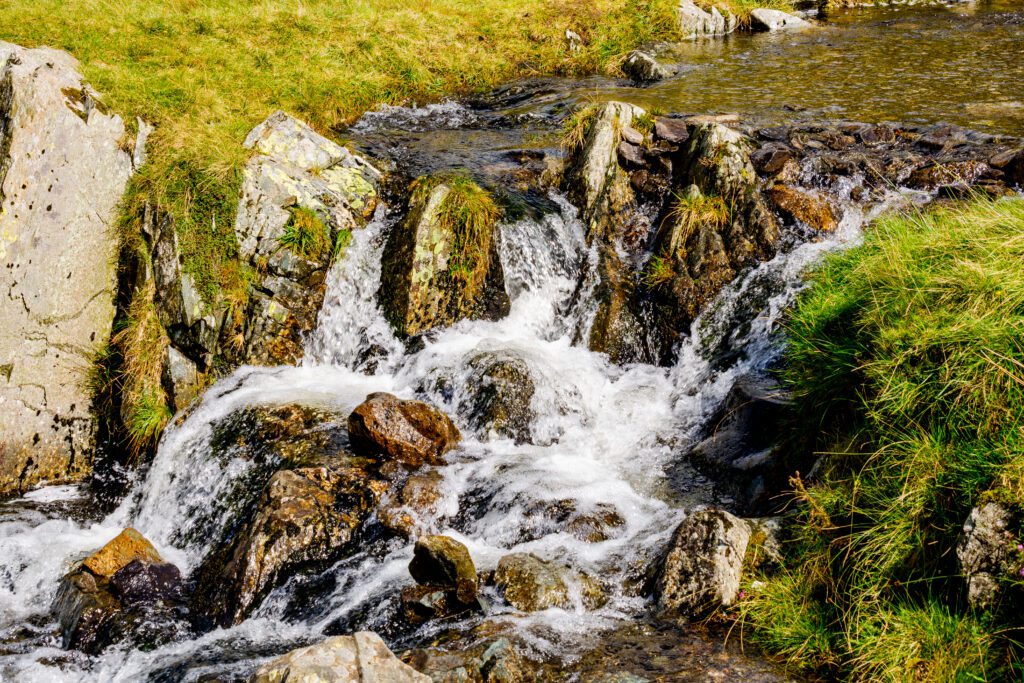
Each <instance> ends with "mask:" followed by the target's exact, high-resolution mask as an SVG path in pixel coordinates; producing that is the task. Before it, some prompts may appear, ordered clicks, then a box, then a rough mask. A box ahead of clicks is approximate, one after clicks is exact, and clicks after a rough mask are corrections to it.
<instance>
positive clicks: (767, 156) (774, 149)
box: [750, 142, 794, 175]
mask: <svg viewBox="0 0 1024 683" xmlns="http://www.w3.org/2000/svg"><path fill="white" fill-rule="evenodd" d="M793 158H794V154H793V150H792V149H790V148H789V147H787V146H786V145H784V144H782V143H779V142H770V143H768V144H766V145H764V146H762V147H759V148H757V149H756V150H754V151H753V152H752V153H751V154H750V161H751V163H753V164H754V168H756V169H757V170H758V172H760V173H764V174H766V175H775V174H776V173H779V172H780V171H782V170H783V169H784V168H786V165H787V163H788V162H789V161H790V160H792V159H793Z"/></svg>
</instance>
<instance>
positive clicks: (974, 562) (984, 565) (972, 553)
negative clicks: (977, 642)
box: [956, 503, 1024, 609]
mask: <svg viewBox="0 0 1024 683" xmlns="http://www.w3.org/2000/svg"><path fill="white" fill-rule="evenodd" d="M1013 523H1014V518H1013V515H1012V514H1011V513H1010V511H1009V510H1007V509H1006V508H1005V507H1003V506H1002V505H999V504H997V503H986V504H984V505H982V506H980V507H976V508H974V509H973V510H971V514H970V516H969V517H968V518H967V521H966V522H964V530H963V534H962V535H961V537H960V542H959V543H958V544H957V547H956V557H957V560H958V561H959V564H960V573H961V574H963V576H964V579H965V580H966V581H967V599H968V602H970V604H971V606H973V607H976V608H980V609H985V608H988V607H991V606H992V605H993V604H994V603H995V602H996V599H997V598H998V596H999V594H1000V592H1001V590H1002V588H1003V586H1001V585H1000V584H1001V583H1002V582H1004V581H1006V580H1007V579H1009V578H1010V577H1011V576H1012V575H1013V574H1014V573H1015V572H1016V571H1018V570H1021V569H1024V567H1016V566H1014V560H1015V559H1016V558H1015V555H1019V553H1018V552H1016V546H1015V542H1016V538H1015V535H1014V533H1013ZM1014 578H1018V577H1014Z"/></svg>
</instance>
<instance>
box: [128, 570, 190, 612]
mask: <svg viewBox="0 0 1024 683" xmlns="http://www.w3.org/2000/svg"><path fill="white" fill-rule="evenodd" d="M110 588H111V590H112V591H113V593H114V594H115V595H116V596H117V597H118V598H119V599H120V600H121V602H122V604H124V605H126V606H132V605H137V604H148V603H153V602H157V601H160V600H163V601H171V602H180V601H181V600H182V599H183V598H184V586H183V584H182V578H181V571H179V569H178V568H177V567H176V566H174V565H173V564H170V563H167V562H163V563H155V564H154V563H151V562H143V561H142V560H132V561H131V562H130V563H129V564H127V565H125V566H124V567H122V568H121V569H119V570H117V572H116V573H115V574H114V575H113V576H111V577H110Z"/></svg>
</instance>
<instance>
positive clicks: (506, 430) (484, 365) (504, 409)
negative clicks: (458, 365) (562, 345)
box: [464, 353, 535, 443]
mask: <svg viewBox="0 0 1024 683" xmlns="http://www.w3.org/2000/svg"><path fill="white" fill-rule="evenodd" d="M469 366H470V368H472V370H473V374H472V377H471V379H470V381H469V382H468V383H467V386H466V387H465V389H466V391H467V393H468V394H469V398H468V400H467V401H466V403H467V405H465V406H464V409H466V410H468V412H469V415H470V420H471V422H472V425H473V428H474V429H477V430H480V431H482V432H484V433H486V434H494V435H496V436H499V437H506V438H510V439H513V440H515V442H516V443H528V442H529V441H530V438H531V437H530V425H531V424H532V423H533V419H534V412H533V409H532V408H531V401H532V400H533V394H534V391H535V386H534V383H533V377H532V376H531V374H530V367H529V366H528V365H527V364H526V363H525V362H524V361H523V360H522V359H521V358H518V357H515V356H500V355H496V354H491V353H486V354H480V355H478V356H475V357H474V358H473V359H472V360H470V362H469Z"/></svg>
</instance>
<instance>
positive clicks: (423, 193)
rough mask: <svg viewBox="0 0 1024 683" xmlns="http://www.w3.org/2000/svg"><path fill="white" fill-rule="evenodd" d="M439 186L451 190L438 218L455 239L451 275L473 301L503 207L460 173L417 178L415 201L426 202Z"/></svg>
mask: <svg viewBox="0 0 1024 683" xmlns="http://www.w3.org/2000/svg"><path fill="white" fill-rule="evenodd" d="M440 185H444V186H445V187H447V188H448V193H447V194H446V195H445V197H444V200H443V201H442V202H441V205H440V206H439V207H438V211H437V219H438V222H439V223H440V226H441V228H442V229H443V230H445V231H446V232H450V233H451V234H452V235H454V238H455V243H454V244H453V245H452V258H451V262H450V264H449V269H448V275H449V277H451V278H453V279H455V280H458V281H459V282H461V283H462V285H463V286H464V287H465V298H466V299H468V300H472V299H473V298H474V297H475V296H476V294H477V293H478V292H479V291H480V288H481V287H483V282H484V277H485V276H486V274H487V269H488V265H489V264H490V254H491V241H492V238H493V236H494V226H495V224H497V222H498V218H499V217H500V216H501V210H500V209H499V208H498V205H497V203H495V201H494V198H493V197H492V196H491V194H490V193H489V192H488V191H487V190H485V189H483V188H482V187H480V186H479V185H477V184H476V183H475V182H474V181H473V180H472V179H470V178H469V177H467V176H465V175H459V174H440V175H436V176H429V177H425V178H420V179H418V180H417V181H416V182H415V183H413V188H412V189H413V199H412V201H413V203H415V204H424V203H425V202H426V201H427V197H428V196H429V195H430V193H432V192H433V191H434V190H435V189H436V188H437V187H438V186H440Z"/></svg>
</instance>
